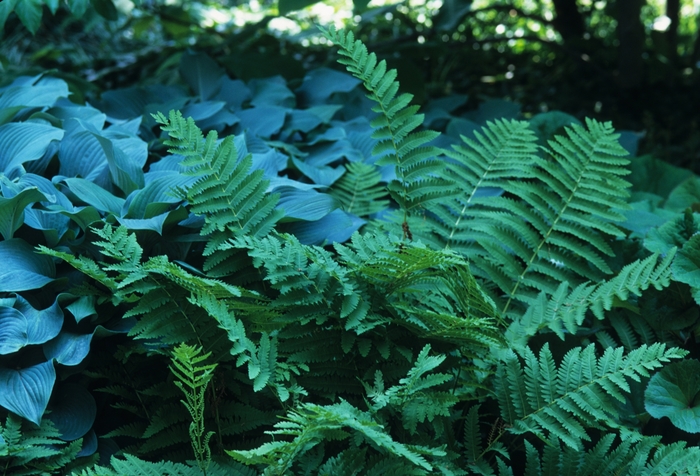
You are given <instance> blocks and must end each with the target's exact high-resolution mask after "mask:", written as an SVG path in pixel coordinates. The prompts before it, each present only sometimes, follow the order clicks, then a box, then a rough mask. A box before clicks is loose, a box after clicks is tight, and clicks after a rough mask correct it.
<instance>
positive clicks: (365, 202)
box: [330, 162, 389, 217]
mask: <svg viewBox="0 0 700 476" xmlns="http://www.w3.org/2000/svg"><path fill="white" fill-rule="evenodd" d="M345 167H346V169H347V172H345V174H344V175H343V176H342V177H341V178H340V180H338V181H337V182H335V183H334V184H333V188H332V189H331V192H330V193H331V195H332V196H334V197H335V198H337V199H338V201H339V202H340V203H341V205H342V207H343V210H345V211H346V212H348V213H353V214H355V215H357V216H360V217H366V216H369V215H372V214H375V213H377V212H380V211H382V210H384V209H386V208H387V207H388V205H389V200H386V199H385V197H386V195H387V192H386V188H385V187H384V186H382V185H380V184H379V182H380V180H381V174H380V173H379V171H377V169H376V167H375V166H374V165H370V164H365V163H362V162H350V163H349V164H347V165H346V166H345Z"/></svg>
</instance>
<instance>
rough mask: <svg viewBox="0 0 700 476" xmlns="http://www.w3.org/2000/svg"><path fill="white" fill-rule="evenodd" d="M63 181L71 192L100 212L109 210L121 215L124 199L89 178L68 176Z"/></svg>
mask: <svg viewBox="0 0 700 476" xmlns="http://www.w3.org/2000/svg"><path fill="white" fill-rule="evenodd" d="M64 182H65V183H66V185H68V188H69V189H70V191H71V192H73V193H74V194H75V196H76V197H78V198H79V199H80V200H82V201H83V202H85V203H87V204H88V205H92V206H93V207H95V208H96V209H98V210H100V211H102V212H110V213H113V214H114V215H117V216H121V212H122V206H123V205H124V199H123V198H119V197H115V196H114V195H112V194H111V193H109V192H108V191H107V190H105V189H103V188H102V187H100V186H98V185H95V184H94V183H92V182H90V181H89V180H85V179H81V178H68V179H65V180H64Z"/></svg>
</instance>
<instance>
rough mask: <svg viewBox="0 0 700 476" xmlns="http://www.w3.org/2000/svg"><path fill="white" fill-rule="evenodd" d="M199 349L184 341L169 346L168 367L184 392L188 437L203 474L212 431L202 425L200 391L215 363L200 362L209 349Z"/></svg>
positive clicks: (202, 410) (201, 398)
mask: <svg viewBox="0 0 700 476" xmlns="http://www.w3.org/2000/svg"><path fill="white" fill-rule="evenodd" d="M201 353H202V350H201V349H197V348H195V347H193V346H189V345H186V344H180V345H178V346H177V347H175V349H173V357H172V367H171V368H170V370H171V371H172V372H173V374H174V375H175V377H176V378H177V381H176V382H175V385H177V387H178V388H179V389H180V390H182V392H183V393H184V394H185V400H184V401H182V404H183V405H184V406H185V408H187V411H188V412H189V414H190V416H191V417H192V422H191V423H190V440H191V441H192V449H193V450H194V456H195V458H196V459H197V465H198V466H199V469H201V470H202V473H203V474H204V476H206V475H207V468H208V467H209V464H210V463H211V450H210V449H209V440H210V439H211V437H212V435H213V434H214V432H213V431H210V432H207V433H206V434H205V433H204V432H205V429H204V393H205V392H206V390H207V385H208V384H209V382H210V381H211V378H212V374H213V372H214V369H215V368H216V364H207V365H200V364H201V363H202V362H203V361H205V360H206V359H207V358H209V357H210V355H211V353H207V354H204V355H201Z"/></svg>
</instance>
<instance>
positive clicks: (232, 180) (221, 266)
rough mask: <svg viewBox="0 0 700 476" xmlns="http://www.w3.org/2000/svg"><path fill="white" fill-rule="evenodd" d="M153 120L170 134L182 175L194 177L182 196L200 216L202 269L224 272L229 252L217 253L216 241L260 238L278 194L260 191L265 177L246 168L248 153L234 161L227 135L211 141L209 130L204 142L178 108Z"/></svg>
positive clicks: (274, 215)
mask: <svg viewBox="0 0 700 476" xmlns="http://www.w3.org/2000/svg"><path fill="white" fill-rule="evenodd" d="M154 118H155V119H156V121H157V122H158V123H159V124H162V125H163V131H165V132H168V133H169V134H170V139H167V140H166V141H165V142H164V143H165V145H168V146H170V147H171V149H170V152H172V153H177V154H179V155H182V156H183V157H185V160H184V161H183V162H182V165H183V166H185V167H187V168H188V171H187V172H186V174H188V175H191V176H194V177H196V178H197V181H196V182H195V183H194V184H193V185H192V186H191V187H190V188H189V189H188V190H187V192H186V193H183V194H182V195H183V198H186V199H187V200H188V202H189V203H190V204H191V207H192V209H191V210H192V213H194V214H197V215H204V216H205V223H206V224H205V226H204V227H202V230H201V234H202V235H204V236H208V237H209V240H208V243H207V248H206V249H205V251H204V254H205V256H207V257H208V260H207V261H206V262H205V264H204V269H205V271H209V272H210V273H212V274H215V275H223V274H230V273H231V271H232V270H231V269H230V268H228V267H227V266H230V265H227V263H226V262H225V260H227V259H228V258H231V253H227V252H222V251H221V249H220V245H221V244H222V243H223V242H224V241H225V240H227V239H229V238H231V237H236V236H265V235H266V234H267V233H268V232H269V231H270V229H271V228H272V227H273V226H274V225H275V222H276V221H277V220H279V218H280V217H281V215H282V213H281V211H280V210H279V209H275V205H276V204H277V201H278V196H277V195H276V194H265V189H266V188H267V186H268V184H269V181H267V180H263V171H262V170H256V171H254V172H251V171H250V168H251V165H252V163H251V156H250V155H248V156H246V157H245V158H243V160H241V161H240V162H238V160H237V159H238V153H237V151H236V147H235V145H234V143H233V137H232V136H229V137H227V138H226V139H224V141H223V142H222V143H221V144H219V145H217V144H216V142H217V140H216V139H217V134H216V132H214V131H211V132H209V134H207V138H206V140H204V138H203V137H202V132H201V130H200V129H199V128H198V127H197V126H196V125H195V123H194V121H193V120H192V119H191V118H190V119H188V120H185V119H184V118H183V117H182V114H180V113H179V112H174V111H171V113H170V118H169V119H167V118H166V117H165V116H164V115H163V114H161V113H159V114H157V115H155V116H154ZM209 235H211V236H209Z"/></svg>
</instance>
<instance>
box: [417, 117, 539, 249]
mask: <svg viewBox="0 0 700 476" xmlns="http://www.w3.org/2000/svg"><path fill="white" fill-rule="evenodd" d="M536 140H537V138H536V137H535V134H534V132H533V131H532V129H530V127H529V123H528V122H525V121H509V120H497V121H495V122H489V123H487V126H486V127H485V128H483V129H482V131H481V132H478V131H477V132H475V140H472V139H468V138H466V137H464V136H462V141H463V142H464V143H465V144H466V145H467V147H463V146H460V145H456V146H453V149H454V150H453V151H448V152H447V155H448V156H449V157H451V158H452V159H454V160H453V161H450V162H448V165H447V168H448V172H449V174H450V176H451V177H452V178H453V180H454V181H455V182H456V183H457V184H459V186H460V190H459V194H457V195H456V196H454V197H449V198H447V199H445V200H441V201H440V202H437V203H434V204H431V205H430V206H429V210H430V212H431V213H433V214H434V216H435V218H436V219H434V220H433V221H432V225H433V227H434V228H433V233H435V234H436V235H438V236H439V237H440V239H441V242H442V243H444V246H446V247H450V248H453V249H456V250H458V251H460V252H463V253H465V254H467V255H469V252H470V245H471V244H473V242H474V241H475V240H476V239H477V238H478V236H479V235H478V232H476V230H474V229H473V227H474V223H475V222H474V220H475V219H476V217H475V216H474V211H475V210H478V207H475V205H478V204H479V203H488V201H487V200H488V199H484V198H480V194H482V193H484V192H488V191H489V190H492V191H497V190H500V188H501V187H502V186H503V184H504V183H506V182H507V181H508V180H512V179H524V178H529V177H531V176H532V169H533V167H534V166H535V162H534V160H533V157H534V156H535V153H536V151H537V146H536Z"/></svg>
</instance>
